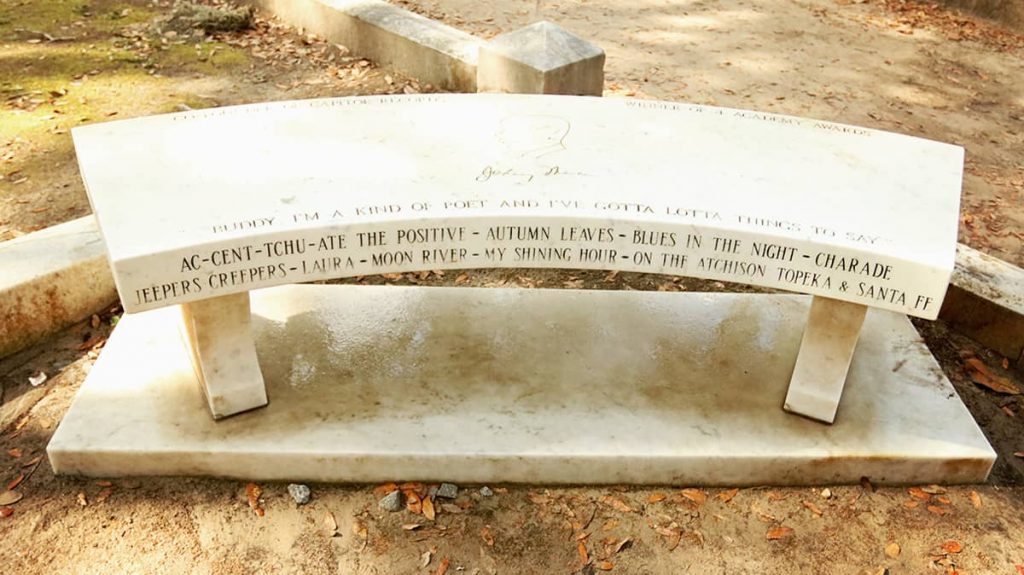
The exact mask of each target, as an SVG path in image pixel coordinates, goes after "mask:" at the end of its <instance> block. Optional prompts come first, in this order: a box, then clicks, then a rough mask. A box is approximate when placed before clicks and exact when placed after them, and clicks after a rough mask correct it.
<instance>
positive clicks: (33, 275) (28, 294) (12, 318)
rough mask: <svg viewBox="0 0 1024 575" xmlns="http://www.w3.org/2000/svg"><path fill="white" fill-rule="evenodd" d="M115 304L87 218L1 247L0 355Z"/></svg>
mask: <svg viewBox="0 0 1024 575" xmlns="http://www.w3.org/2000/svg"><path fill="white" fill-rule="evenodd" d="M116 301H117V292H116V291H115V288H114V278H113V276H112V275H111V273H110V266H109V264H108V263H107V254H106V249H105V248H104V244H103V238H102V236H100V232H99V229H97V227H96V221H95V219H94V218H93V217H92V216H87V217H84V218H79V219H77V220H72V221H70V222H67V223H64V224H60V225H57V226H53V227H51V228H47V229H45V230H42V231H38V232H34V233H31V234H28V235H25V236H22V237H20V238H16V239H13V240H10V241H6V242H2V243H0V356H5V355H9V354H11V353H14V352H16V351H18V350H20V349H24V348H25V347H28V346H30V345H32V344H34V343H36V342H38V341H40V340H42V339H43V338H45V337H46V336H48V335H51V334H53V333H56V332H57V331H59V330H60V329H62V328H64V327H66V326H68V325H71V324H72V323H75V322H78V321H81V320H83V319H86V318H88V317H89V316H90V315H92V314H93V313H96V312H97V311H100V310H102V309H104V308H105V307H107V306H110V305H112V304H113V303H114V302H116Z"/></svg>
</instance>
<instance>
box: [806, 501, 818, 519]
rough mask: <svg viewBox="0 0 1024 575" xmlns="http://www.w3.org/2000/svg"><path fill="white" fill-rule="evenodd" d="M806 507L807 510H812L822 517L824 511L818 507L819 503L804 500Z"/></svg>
mask: <svg viewBox="0 0 1024 575" xmlns="http://www.w3.org/2000/svg"><path fill="white" fill-rule="evenodd" d="M804 507H806V508H807V510H808V511H810V512H811V513H813V514H815V515H817V516H818V517H821V515H822V511H821V508H820V507H818V506H817V505H815V504H813V503H811V502H810V501H804Z"/></svg>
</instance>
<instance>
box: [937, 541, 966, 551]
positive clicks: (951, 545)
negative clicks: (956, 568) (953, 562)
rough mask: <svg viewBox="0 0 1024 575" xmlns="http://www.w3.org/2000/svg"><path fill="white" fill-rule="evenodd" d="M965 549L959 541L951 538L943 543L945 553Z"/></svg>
mask: <svg viewBox="0 0 1024 575" xmlns="http://www.w3.org/2000/svg"><path fill="white" fill-rule="evenodd" d="M963 550H964V546H963V544H962V543H960V542H959V541H954V540H953V539H950V540H949V541H946V542H945V543H943V544H942V551H943V552H945V553H959V552H961V551H963Z"/></svg>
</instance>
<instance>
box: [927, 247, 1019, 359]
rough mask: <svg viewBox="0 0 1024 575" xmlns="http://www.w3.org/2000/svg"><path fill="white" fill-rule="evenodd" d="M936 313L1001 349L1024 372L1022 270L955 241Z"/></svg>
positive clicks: (962, 330) (985, 343)
mask: <svg viewBox="0 0 1024 575" xmlns="http://www.w3.org/2000/svg"><path fill="white" fill-rule="evenodd" d="M939 317H940V318H941V319H943V320H945V321H947V322H948V323H949V324H950V325H952V326H953V327H955V328H956V329H957V330H958V331H960V332H962V333H964V334H965V335H967V336H969V337H971V338H972V339H974V340H975V341H977V342H979V343H981V344H983V345H985V346H987V347H989V348H991V349H993V350H995V351H997V352H999V353H1001V354H1002V355H1003V357H1006V358H1007V359H1009V360H1010V362H1011V363H1013V364H1015V367H1016V369H1017V370H1018V371H1020V372H1021V373H1024V270H1022V269H1021V268H1019V267H1017V266H1015V265H1013V264H1010V263H1007V262H1004V261H1003V260H1001V259H999V258H995V257H992V256H990V255H988V254H984V253H982V252H979V251H978V250H976V249H974V248H971V247H968V246H965V245H964V244H958V245H957V251H956V268H955V269H954V270H953V277H952V278H950V280H949V291H948V292H946V299H945V300H944V301H943V302H942V309H941V310H940V312H939Z"/></svg>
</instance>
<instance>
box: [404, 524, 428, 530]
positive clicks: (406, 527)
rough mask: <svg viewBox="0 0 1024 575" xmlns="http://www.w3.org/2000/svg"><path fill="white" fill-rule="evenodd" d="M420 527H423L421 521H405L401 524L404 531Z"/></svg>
mask: <svg viewBox="0 0 1024 575" xmlns="http://www.w3.org/2000/svg"><path fill="white" fill-rule="evenodd" d="M420 527H423V524H422V523H406V524H405V525H402V529H404V530H406V531H416V530H417V529H419V528H420Z"/></svg>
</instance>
